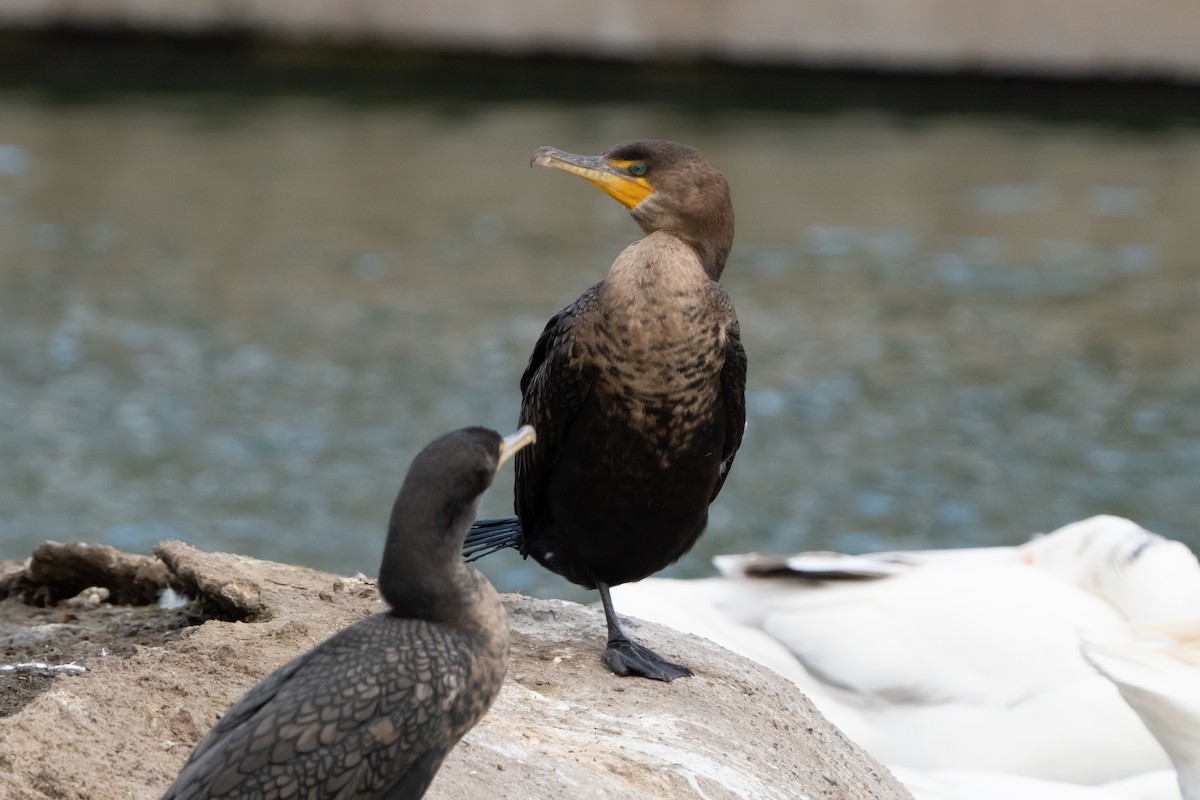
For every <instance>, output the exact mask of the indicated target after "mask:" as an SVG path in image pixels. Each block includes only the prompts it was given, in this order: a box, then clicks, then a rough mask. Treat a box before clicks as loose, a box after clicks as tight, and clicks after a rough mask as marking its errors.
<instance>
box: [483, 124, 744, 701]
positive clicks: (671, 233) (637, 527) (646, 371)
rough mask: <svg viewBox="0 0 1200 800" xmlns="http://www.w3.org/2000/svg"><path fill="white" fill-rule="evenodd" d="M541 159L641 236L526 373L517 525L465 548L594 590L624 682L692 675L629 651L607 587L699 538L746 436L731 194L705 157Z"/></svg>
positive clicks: (630, 150)
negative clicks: (528, 441)
mask: <svg viewBox="0 0 1200 800" xmlns="http://www.w3.org/2000/svg"><path fill="white" fill-rule="evenodd" d="M534 162H535V163H538V164H544V165H547V166H552V167H557V168H560V169H564V170H566V171H568V172H572V173H575V174H578V175H580V176H582V177H584V178H586V179H587V180H589V181H591V182H592V183H594V184H596V185H597V186H598V187H599V188H601V189H603V190H604V191H606V192H607V193H608V194H610V195H611V196H613V197H614V198H616V199H617V200H618V201H619V202H621V203H622V204H624V205H626V206H627V207H628V208H629V209H630V214H631V215H632V216H633V218H634V220H636V221H637V223H638V224H639V225H640V226H641V228H642V230H643V231H644V232H645V233H646V237H645V238H644V239H641V240H640V241H637V242H634V243H633V244H631V245H630V246H629V247H628V248H626V249H625V251H624V252H622V253H621V254H620V255H619V256H618V257H617V259H616V261H615V262H614V263H613V265H612V268H611V269H610V270H609V273H608V276H607V277H606V278H605V279H604V280H603V281H601V282H600V283H598V284H596V285H595V286H593V287H591V288H590V289H588V290H587V291H586V292H584V293H583V295H582V296H581V297H580V298H579V299H578V300H576V301H575V302H574V303H572V304H571V305H569V306H567V307H566V308H564V309H563V310H562V311H560V312H559V313H558V314H556V315H555V316H554V317H553V318H552V319H551V320H550V322H549V323H548V324H547V325H546V328H545V330H544V331H543V332H542V335H541V337H539V339H538V341H537V344H536V345H535V346H534V350H533V355H532V356H531V357H530V360H529V365H528V367H527V368H526V370H525V374H524V375H523V376H522V378H521V394H522V402H521V417H520V419H521V423H522V424H531V425H533V426H534V427H536V428H537V430H538V441H537V443H536V445H535V446H534V447H531V448H529V449H528V450H527V451H525V452H524V453H522V454H521V455H520V456H518V458H517V481H516V512H517V517H518V520H519V522H518V521H515V520H484V521H481V522H480V523H477V524H476V527H475V529H474V530H473V531H472V532H471V533H470V534H469V535H468V552H469V553H470V554H472V555H474V554H475V553H476V552H477V551H480V552H490V551H491V550H492V549H499V548H500V547H503V546H510V545H511V546H515V547H518V548H519V549H520V550H521V552H522V554H524V555H527V556H533V557H534V558H535V559H536V560H537V561H538V562H539V563H541V564H542V565H543V566H545V567H546V568H548V569H550V570H553V571H554V572H557V573H558V574H560V575H562V576H563V577H565V578H567V579H568V580H571V581H573V582H575V583H578V584H580V585H583V586H586V587H589V588H596V589H598V590H599V592H600V597H601V599H602V600H603V601H604V606H605V611H606V615H607V619H608V626H609V643H608V648H607V649H606V651H605V661H606V663H608V665H609V667H610V668H611V669H612V670H613V671H614V672H616V673H618V674H622V675H626V674H637V675H643V676H646V677H651V678H657V679H659V680H671V679H673V678H675V677H679V676H681V675H690V674H691V671H690V670H688V669H687V668H686V667H682V666H680V665H677V664H672V663H670V662H668V661H665V660H664V659H662V658H661V657H659V656H658V655H656V654H655V653H653V652H651V651H649V650H647V649H645V648H643V647H641V646H640V645H638V644H636V643H635V642H632V641H631V640H630V639H629V638H628V636H626V635H625V634H624V632H622V630H621V628H620V624H619V622H618V620H617V617H616V614H615V613H614V612H613V610H612V603H611V600H610V599H609V591H608V587H609V586H612V585H616V584H620V583H626V582H629V581H636V580H640V579H641V578H644V577H646V576H647V575H650V574H652V573H654V572H657V571H658V570H660V569H662V568H663V567H665V566H667V565H669V564H671V563H672V562H674V561H675V560H677V559H678V558H679V557H680V556H682V555H683V554H684V553H686V552H687V551H688V550H689V549H690V548H691V547H692V545H693V544H694V543H695V541H696V539H697V538H698V537H699V536H700V534H701V533H702V532H703V530H704V527H705V525H706V524H707V521H708V505H709V503H711V502H712V500H713V499H715V498H716V496H717V494H718V493H719V492H720V491H721V487H722V486H723V485H724V482H725V477H726V475H727V474H728V470H729V467H730V465H731V464H732V462H733V458H734V455H735V454H736V452H737V449H738V446H739V445H740V444H741V440H742V431H743V428H744V426H745V399H744V392H745V382H746V354H745V351H744V350H743V349H742V345H741V339H740V331H739V327H738V321H737V316H736V314H735V313H734V310H733V304H732V303H731V302H730V301H729V297H728V295H726V293H725V291H724V289H722V288H721V286H720V285H719V284H718V283H717V282H716V281H717V279H718V278H719V277H720V275H721V272H722V271H723V270H724V268H725V260H726V257H727V256H728V254H729V250H730V246H731V244H732V241H733V206H732V203H731V201H730V197H729V187H728V184H727V183H726V182H725V179H724V177H723V176H722V175H721V173H720V172H719V171H718V170H717V169H716V167H715V166H713V164H712V163H711V162H710V161H708V159H706V158H705V157H704V156H702V155H701V154H700V153H699V152H697V151H696V150H694V149H692V148H690V147H687V146H685V145H681V144H676V143H674V142H664V141H633V142H625V143H623V144H620V145H617V146H616V147H614V148H612V149H611V150H609V151H607V152H606V153H604V154H603V155H602V156H594V157H588V156H575V155H571V154H569V153H563V152H561V151H558V150H554V149H552V148H542V149H541V150H539V151H538V152H537V154H535V156H534Z"/></svg>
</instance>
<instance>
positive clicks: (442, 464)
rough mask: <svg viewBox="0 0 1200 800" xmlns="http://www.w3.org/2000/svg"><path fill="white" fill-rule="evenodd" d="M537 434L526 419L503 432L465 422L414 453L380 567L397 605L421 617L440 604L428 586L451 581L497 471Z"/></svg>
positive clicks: (382, 587)
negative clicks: (426, 609)
mask: <svg viewBox="0 0 1200 800" xmlns="http://www.w3.org/2000/svg"><path fill="white" fill-rule="evenodd" d="M535 438H536V437H535V435H534V431H533V428H532V427H531V426H529V425H524V426H522V427H521V429H520V430H518V431H517V432H516V433H513V434H510V435H509V436H505V437H501V436H500V434H498V433H496V432H495V431H493V430H488V429H487V428H463V429H461V430H457V431H452V432H450V433H447V434H444V435H442V436H439V437H438V438H436V439H434V440H433V441H432V442H430V443H429V444H427V445H426V446H425V448H424V449H423V450H422V451H421V452H420V453H418V454H417V457H416V458H414V459H413V462H412V465H411V466H409V468H408V474H407V475H405V476H404V483H403V484H402V485H401V487H400V493H399V494H398V495H397V496H396V503H395V505H393V506H392V518H391V521H390V523H389V524H388V537H387V544H386V545H385V546H384V550H383V563H382V565H381V566H380V568H379V591H380V593H381V594H382V595H383V596H384V598H386V599H387V601H388V602H389V603H390V604H391V605H392V607H393V608H395V609H403V610H405V611H406V612H408V613H410V614H411V615H414V616H417V615H420V613H421V612H420V609H421V608H423V607H424V606H425V605H431V606H432V605H436V603H432V602H431V601H430V598H431V597H434V596H435V595H434V594H433V591H432V590H431V589H430V588H429V586H430V584H433V585H435V586H436V585H437V584H439V583H447V582H446V581H443V580H442V579H441V576H444V575H447V574H449V573H450V572H451V571H452V570H455V569H459V568H461V567H460V565H461V559H462V556H461V551H462V544H463V538H464V537H465V536H466V533H467V530H468V529H469V528H470V527H471V523H472V522H473V521H474V520H475V512H476V510H477V509H478V508H479V500H480V498H481V497H482V496H483V493H484V492H485V491H487V489H488V487H489V486H491V485H492V480H493V479H494V478H495V476H496V471H497V470H498V469H500V466H501V465H502V464H503V463H504V462H505V461H507V460H508V459H509V458H511V457H512V456H513V455H514V454H515V453H516V452H517V451H518V450H520V449H521V448H522V447H525V446H526V445H528V444H530V443H532V442H533V441H534V439H535Z"/></svg>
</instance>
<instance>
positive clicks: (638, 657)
mask: <svg viewBox="0 0 1200 800" xmlns="http://www.w3.org/2000/svg"><path fill="white" fill-rule="evenodd" d="M604 663H605V664H607V665H608V668H609V669H611V670H612V671H613V672H615V673H616V674H617V675H621V676H628V675H638V676H640V677H643V678H650V679H651V680H656V681H665V682H667V683H670V682H671V681H673V680H675V679H676V678H690V677H691V676H692V675H694V674H695V673H694V672H692V671H691V670H690V669H689V668H687V667H685V666H684V665H683V664H676V663H674V662H673V661H667V660H666V659H665V658H663V657H662V656H660V655H659V654H658V653H656V652H654V651H653V650H651V649H650V648H648V647H643V646H642V645H640V644H638V643H637V642H635V641H633V640H632V639H628V638H621V639H610V640H609V641H608V647H607V648H606V649H605V651H604Z"/></svg>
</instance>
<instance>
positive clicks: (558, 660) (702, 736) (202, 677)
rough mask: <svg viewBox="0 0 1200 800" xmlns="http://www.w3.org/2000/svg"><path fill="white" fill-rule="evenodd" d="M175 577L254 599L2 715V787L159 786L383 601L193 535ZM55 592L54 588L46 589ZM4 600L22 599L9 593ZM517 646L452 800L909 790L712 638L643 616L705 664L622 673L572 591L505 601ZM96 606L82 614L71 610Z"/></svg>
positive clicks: (642, 631) (90, 791)
mask: <svg viewBox="0 0 1200 800" xmlns="http://www.w3.org/2000/svg"><path fill="white" fill-rule="evenodd" d="M156 553H157V555H158V556H159V558H160V559H161V560H162V562H163V563H164V564H167V565H169V568H170V571H171V573H172V575H173V576H174V579H173V580H172V582H173V583H177V582H179V580H180V579H181V577H180V576H186V578H183V579H182V580H183V582H185V583H187V584H188V585H190V586H192V587H195V588H196V590H197V591H202V592H204V593H205V595H206V596H207V595H208V594H209V593H211V594H212V595H213V597H220V599H221V604H222V606H224V607H225V608H226V610H231V609H230V608H229V606H230V604H234V605H236V604H237V603H238V602H241V601H242V600H244V601H245V602H246V603H247V607H246V608H245V609H243V611H244V612H245V613H246V614H247V615H248V619H249V621H246V622H221V621H217V620H210V621H208V622H206V623H204V624H203V625H198V626H195V627H191V628H188V629H186V630H185V631H184V632H183V635H182V636H181V637H180V638H179V639H178V640H175V641H168V642H165V643H164V644H163V645H162V646H150V647H145V646H143V647H139V648H137V649H136V652H135V653H134V654H133V655H131V656H128V657H116V656H92V657H90V658H88V660H87V661H86V666H87V667H88V672H87V674H86V675H84V676H82V677H71V676H65V675H64V676H60V677H56V678H54V679H53V681H52V682H51V683H50V685H49V689H48V690H47V691H45V692H43V693H42V694H40V695H37V696H36V697H35V698H34V699H33V700H32V702H30V703H29V704H28V705H26V706H25V707H24V708H22V709H21V710H19V711H17V712H16V713H15V714H13V715H12V716H10V717H7V718H4V719H0V796H3V797H6V798H13V799H14V800H48V799H49V798H55V800H59V799H60V798H61V799H64V800H83V798H89V799H90V800H107V799H109V798H114V799H115V798H152V797H157V796H158V795H159V794H160V793H161V792H162V791H163V790H164V789H165V788H166V786H167V785H168V784H169V783H170V781H171V780H172V778H173V777H174V774H175V772H176V771H177V770H178V768H179V766H180V765H181V764H182V763H183V761H184V759H185V758H186V757H187V755H188V753H189V752H190V751H191V749H192V747H193V746H194V745H195V743H196V742H197V741H198V740H199V738H200V737H201V736H202V735H203V734H204V733H205V732H206V731H207V729H208V728H209V727H210V726H211V725H212V724H213V723H214V722H215V721H216V720H217V718H218V717H219V715H220V714H221V713H222V712H223V711H224V710H225V709H226V708H227V707H228V706H229V705H230V704H231V703H232V702H233V701H234V700H236V699H237V698H238V697H239V696H240V695H241V694H242V693H243V692H244V691H245V690H246V689H248V688H249V687H250V686H251V685H253V684H254V683H255V682H257V681H258V680H260V679H261V678H262V677H263V676H264V675H266V674H267V673H268V672H270V671H271V670H272V669H274V668H275V667H276V666H278V665H279V664H281V663H283V662H284V661H286V660H288V659H290V658H292V657H293V656H295V655H296V654H298V653H299V652H301V651H303V650H306V649H308V648H310V647H312V646H313V645H314V644H316V643H317V642H318V641H320V640H321V639H324V638H325V637H327V636H329V635H330V634H332V633H333V632H334V631H336V630H338V629H340V628H342V627H344V626H345V625H347V624H350V623H351V622H353V621H355V620H357V619H359V618H361V617H363V616H365V615H367V614H369V613H373V612H375V611H378V610H380V609H381V608H382V607H383V604H382V602H381V601H380V599H379V597H378V594H377V592H376V591H375V588H374V584H373V582H372V581H369V580H363V579H352V578H338V577H336V576H333V575H328V574H325V573H320V572H316V571H313V570H309V569H304V568H300V567H292V566H287V565H283V564H275V563H272V562H266V561H257V560H254V559H249V558H244V557H240V556H234V555H228V554H222V553H202V552H199V551H197V550H195V549H193V548H191V547H188V546H187V545H183V544H180V543H168V544H165V545H160V546H159V547H158V548H157V549H156ZM43 594H44V593H43ZM6 602H11V600H10V601H6ZM505 602H506V606H507V608H508V611H509V616H510V621H511V626H512V635H513V648H512V657H511V661H510V664H509V670H508V678H507V680H506V682H505V685H504V688H503V690H502V691H501V693H500V697H499V698H498V699H497V701H496V703H495V705H494V706H493V708H492V710H491V711H490V712H489V713H488V715H487V716H486V717H484V719H483V721H482V722H481V723H480V724H479V725H478V726H476V727H475V729H474V730H472V731H471V732H470V733H469V734H468V735H467V736H466V738H465V739H464V740H463V741H462V742H461V743H460V745H459V746H458V747H457V748H455V750H454V751H452V752H451V754H450V756H449V758H448V759H447V761H446V763H445V765H444V766H443V768H442V771H441V772H440V773H439V774H438V776H437V778H436V779H435V780H434V783H433V785H432V786H431V787H430V791H429V794H428V795H427V796H428V797H430V798H442V799H443V800H468V799H469V800H476V799H480V800H482V799H484V798H486V799H487V800H503V799H504V798H512V799H513V800H527V799H530V798H560V797H572V798H577V799H578V800H586V799H587V798H610V799H612V800H619V799H621V798H630V799H631V800H632V798H639V800H640V799H641V798H707V799H708V800H719V799H721V798H754V799H755V800H759V799H760V798H762V799H763V800H769V799H770V798H814V799H815V798H829V799H830V800H833V799H834V798H840V799H842V800H867V799H868V798H879V799H880V800H891V799H892V798H907V797H909V795H908V793H907V792H906V791H905V790H904V789H903V788H902V787H901V786H900V784H899V783H898V782H897V781H896V780H895V779H894V778H893V777H892V776H891V775H890V774H889V773H888V772H887V771H886V770H885V769H884V768H882V767H881V766H880V765H879V764H878V763H876V762H875V761H874V760H873V759H872V758H871V757H870V756H868V755H867V754H865V753H864V752H863V751H862V750H861V749H860V748H858V747H857V746H856V745H855V744H853V743H852V742H850V741H849V740H847V739H846V738H845V737H844V736H843V735H842V734H841V733H840V732H839V731H838V730H837V729H836V728H834V727H833V726H832V725H831V724H830V723H829V722H827V721H826V720H825V719H824V718H823V717H822V716H821V715H820V714H819V712H817V710H816V709H815V708H814V707H813V706H812V704H811V703H810V702H809V701H808V699H807V698H805V697H804V696H803V695H802V694H801V693H800V692H799V691H798V690H797V689H796V688H795V687H794V686H793V685H792V684H791V683H790V682H788V681H786V680H784V679H783V678H780V677H779V676H777V675H775V674H774V673H772V672H770V671H768V670H766V669H765V668H763V667H760V666H758V665H756V664H754V663H752V662H750V661H748V660H746V659H744V658H741V657H740V656H737V655H734V654H733V653H730V652H729V651H726V650H723V649H721V648H719V647H717V646H716V645H713V644H711V643H709V642H707V641H705V640H703V639H698V638H695V637H691V636H688V635H686V634H682V633H678V632H674V631H671V630H669V629H667V628H663V627H660V626H657V625H652V624H649V623H645V624H639V623H636V622H631V627H632V628H635V629H636V631H637V636H638V638H639V640H641V641H644V642H646V643H647V644H649V645H650V646H652V647H654V648H655V649H657V650H659V651H660V652H662V653H663V654H664V655H665V656H667V657H668V658H673V659H676V660H680V661H683V662H684V663H687V664H689V665H691V666H692V667H693V669H695V670H696V676H695V677H693V678H689V679H680V680H677V681H675V682H674V683H672V684H669V685H668V684H662V683H656V682H653V681H646V680H640V679H628V678H618V677H616V676H614V675H612V674H611V673H609V672H608V671H607V669H606V668H605V667H604V665H603V664H602V663H601V661H600V651H601V648H602V645H603V639H604V619H603V615H602V614H601V613H600V611H599V610H597V609H593V608H587V607H584V606H580V605H577V604H574V603H567V602H563V601H554V600H534V599H530V598H527V597H522V596H517V595H508V596H506V598H505ZM87 613H88V612H87V611H85V610H83V609H79V610H74V611H72V614H71V616H72V617H76V616H78V617H81V619H79V620H78V621H79V622H81V623H83V622H86V618H82V617H83V615H85V614H87Z"/></svg>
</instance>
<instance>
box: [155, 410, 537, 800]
mask: <svg viewBox="0 0 1200 800" xmlns="http://www.w3.org/2000/svg"><path fill="white" fill-rule="evenodd" d="M533 439H534V436H533V429H532V428H530V427H528V426H526V427H523V428H521V430H519V431H517V432H516V433H514V434H512V435H511V436H509V437H507V438H504V439H501V438H500V435H499V434H497V433H496V432H495V431H490V430H487V429H486V428H465V429H463V430H459V431H454V432H453V433H448V434H445V435H444V436H441V437H439V438H437V439H435V440H434V441H433V442H432V443H430V444H429V445H428V446H427V447H426V448H425V449H424V450H422V451H421V452H420V453H419V454H418V455H417V457H416V458H415V459H414V460H413V463H412V466H411V467H410V468H409V470H408V475H407V476H405V479H404V484H403V486H402V487H401V489H400V494H399V496H398V497H397V498H396V503H395V506H394V507H393V509H392V517H391V522H390V523H389V525H388V535H387V544H386V545H385V548H384V552H383V564H382V566H381V567H380V570H379V591H380V594H382V595H383V598H384V599H385V600H386V601H387V602H388V604H389V605H390V606H391V610H390V611H388V612H384V613H381V614H375V615H373V616H370V617H368V618H367V619H365V620H362V621H361V622H358V623H356V624H354V625H351V626H350V627H348V628H346V629H345V630H343V631H341V632H339V633H337V634H336V635H334V636H332V637H331V638H329V639H326V640H325V641H324V642H322V643H321V644H319V645H317V646H316V647H315V648H313V649H312V650H310V651H309V652H307V653H305V654H304V655H302V656H299V657H298V658H296V659H294V660H292V661H290V662H288V663H287V664H285V665H283V666H282V667H280V668H279V669H277V670H275V672H273V673H271V674H270V675H268V676H267V678H266V679H265V680H263V682H262V683H260V684H259V685H258V686H255V687H254V688H253V689H251V690H250V691H249V692H248V693H247V694H246V695H245V696H244V697H243V698H242V699H241V700H239V701H238V702H237V703H235V704H234V705H233V707H232V708H230V709H229V711H227V712H226V713H225V715H224V716H223V717H221V719H220V721H218V722H217V724H216V725H215V726H213V729H212V730H211V731H210V732H209V734H208V736H206V737H205V738H204V739H203V740H202V741H201V742H200V744H199V745H198V746H197V747H196V750H195V751H194V752H193V753H192V755H191V756H190V757H189V758H188V760H187V763H186V764H184V765H183V769H182V770H181V771H180V773H179V777H177V778H176V779H175V783H174V784H172V785H171V788H170V789H168V790H167V793H166V794H165V795H164V800H184V799H185V798H187V799H191V798H196V799H197V800H198V799H199V798H218V797H220V798H229V799H230V800H238V799H239V798H246V799H248V798H256V799H258V800H268V799H269V798H279V800H286V798H347V800H348V799H349V798H364V799H365V798H389V799H390V800H400V799H401V798H403V799H404V800H408V799H409V798H419V797H421V796H422V795H423V794H425V789H426V788H427V787H428V786H429V782H430V781H431V780H433V776H434V773H436V772H437V770H438V767H439V766H441V763H442V759H444V758H445V757H446V754H447V753H448V752H449V751H450V749H451V748H452V747H453V746H454V745H455V743H456V742H458V740H459V739H460V738H462V735H463V734H464V733H466V732H467V731H468V730H470V728H471V727H472V726H473V725H474V724H475V723H476V722H478V721H479V719H480V717H482V716H483V715H484V713H485V712H486V711H487V709H488V707H489V706H491V704H492V701H493V700H494V699H495V698H496V694H497V693H498V692H499V691H500V684H501V682H502V681H503V680H504V673H505V670H506V669H507V665H508V621H507V618H506V616H505V614H504V608H503V606H501V604H500V598H499V596H498V595H497V594H496V592H495V590H494V589H493V588H492V585H491V584H490V583H488V582H487V580H486V579H485V578H484V577H483V576H482V575H481V574H479V572H477V571H476V570H474V569H471V568H470V567H467V566H466V565H465V564H463V563H462V559H461V557H460V555H459V552H460V550H461V548H462V541H463V536H464V534H465V533H466V532H467V529H468V528H469V527H470V525H471V520H473V519H474V518H475V513H476V510H477V508H478V506H479V499H480V497H481V496H482V494H483V492H484V491H485V490H486V489H487V488H488V487H489V486H490V485H491V483H492V479H493V477H494V476H495V474H496V470H497V469H499V467H500V465H501V464H502V463H503V462H504V461H505V460H507V459H508V458H509V456H511V455H512V454H513V453H514V452H516V451H517V450H519V449H520V448H522V447H524V446H525V445H527V444H529V443H531V442H532V441H533Z"/></svg>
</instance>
